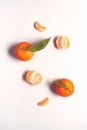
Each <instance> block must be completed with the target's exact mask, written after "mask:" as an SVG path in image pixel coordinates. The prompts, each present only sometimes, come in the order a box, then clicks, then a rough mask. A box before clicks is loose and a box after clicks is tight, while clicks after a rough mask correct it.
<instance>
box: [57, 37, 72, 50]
mask: <svg viewBox="0 0 87 130" xmlns="http://www.w3.org/2000/svg"><path fill="white" fill-rule="evenodd" d="M69 46H70V41H69V38H68V37H66V36H58V38H57V39H56V47H57V48H58V49H66V48H68V47H69Z"/></svg>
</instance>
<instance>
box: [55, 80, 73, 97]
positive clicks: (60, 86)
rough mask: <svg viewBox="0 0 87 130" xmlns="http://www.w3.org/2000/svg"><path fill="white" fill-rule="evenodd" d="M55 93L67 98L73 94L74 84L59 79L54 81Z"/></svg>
mask: <svg viewBox="0 0 87 130" xmlns="http://www.w3.org/2000/svg"><path fill="white" fill-rule="evenodd" d="M54 84H55V86H56V92H57V94H59V95H60V96H63V97H68V96H70V95H72V94H73V93H74V84H73V82H72V81H71V80H70V79H65V78H64V79H59V80H56V81H54Z"/></svg>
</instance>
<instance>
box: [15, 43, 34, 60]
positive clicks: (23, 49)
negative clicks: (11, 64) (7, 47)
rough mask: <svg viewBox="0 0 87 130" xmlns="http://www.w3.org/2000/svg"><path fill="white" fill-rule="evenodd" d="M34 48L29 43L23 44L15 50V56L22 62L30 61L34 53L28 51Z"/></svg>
mask: <svg viewBox="0 0 87 130" xmlns="http://www.w3.org/2000/svg"><path fill="white" fill-rule="evenodd" d="M30 46H32V44H31V43H29V42H21V43H19V44H18V45H17V46H16V48H15V55H16V57H17V58H18V59H20V60H22V61H28V60H30V59H32V57H33V56H34V52H31V51H29V50H28V48H29V47H30Z"/></svg>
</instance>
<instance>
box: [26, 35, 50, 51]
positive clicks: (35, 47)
mask: <svg viewBox="0 0 87 130" xmlns="http://www.w3.org/2000/svg"><path fill="white" fill-rule="evenodd" d="M50 39H51V38H47V39H45V40H42V41H41V42H39V43H36V44H34V45H32V46H31V47H29V48H28V50H29V51H32V52H35V51H40V50H42V49H44V48H45V47H46V46H47V44H48V42H49V41H50Z"/></svg>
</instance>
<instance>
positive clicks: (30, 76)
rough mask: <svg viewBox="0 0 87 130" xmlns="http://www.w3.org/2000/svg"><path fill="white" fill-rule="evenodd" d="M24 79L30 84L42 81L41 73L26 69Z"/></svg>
mask: <svg viewBox="0 0 87 130" xmlns="http://www.w3.org/2000/svg"><path fill="white" fill-rule="evenodd" d="M25 79H26V81H27V82H28V83H30V84H32V85H37V84H40V83H41V81H42V75H41V74H40V73H38V72H36V71H34V70H31V71H28V72H27V73H26V77H25Z"/></svg>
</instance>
